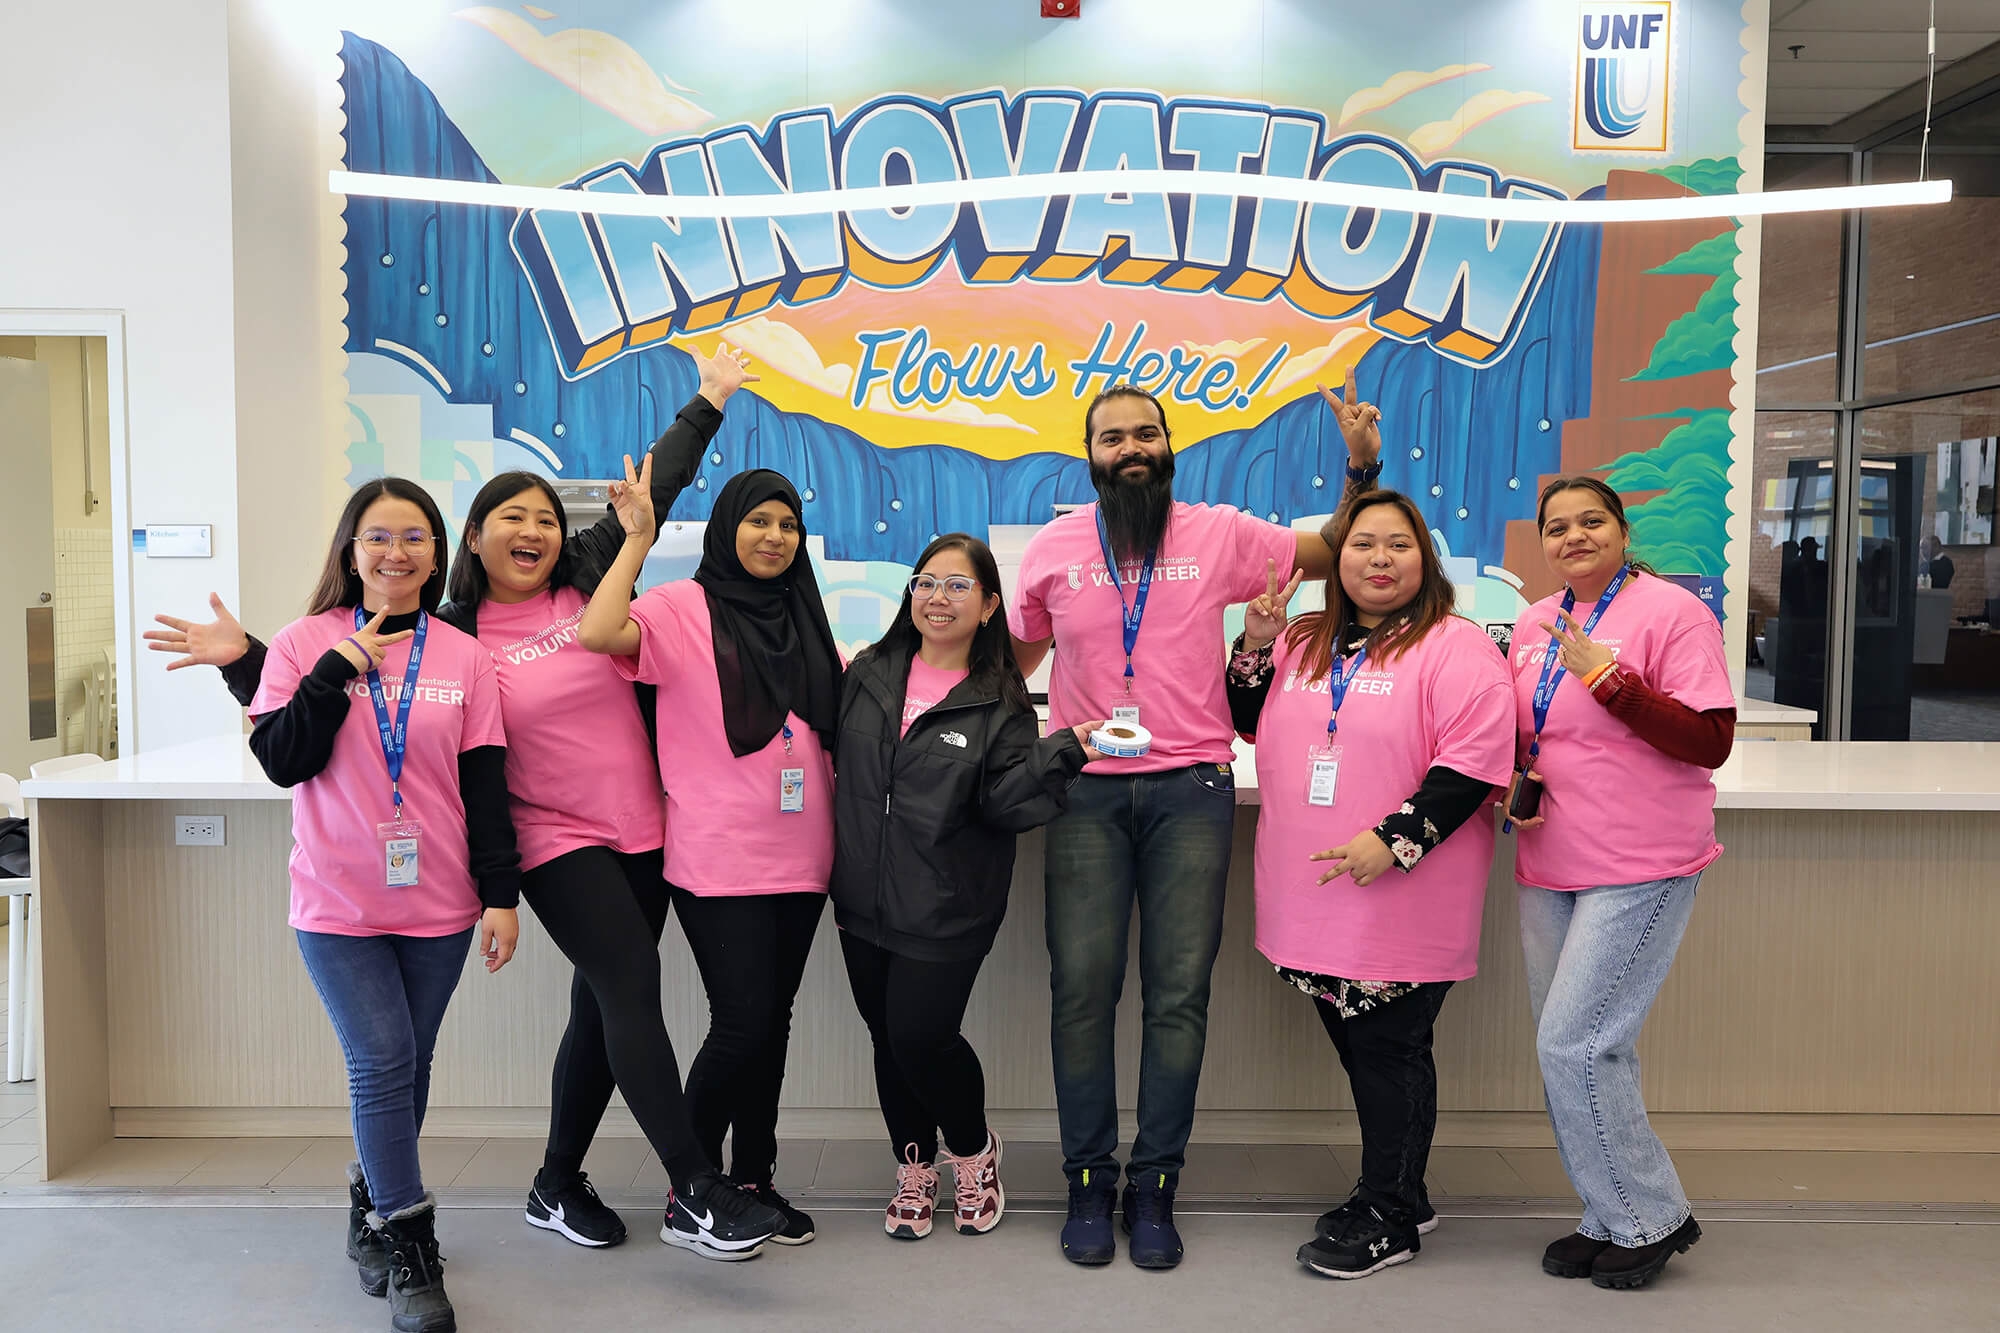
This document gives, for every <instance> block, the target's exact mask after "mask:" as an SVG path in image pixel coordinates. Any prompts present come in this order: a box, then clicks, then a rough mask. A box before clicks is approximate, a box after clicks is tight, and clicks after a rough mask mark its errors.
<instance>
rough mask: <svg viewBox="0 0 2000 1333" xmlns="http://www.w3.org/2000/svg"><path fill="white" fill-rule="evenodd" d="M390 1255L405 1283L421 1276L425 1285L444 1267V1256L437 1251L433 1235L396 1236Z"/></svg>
mask: <svg viewBox="0 0 2000 1333" xmlns="http://www.w3.org/2000/svg"><path fill="white" fill-rule="evenodd" d="M390 1257H391V1259H392V1260H393V1261H394V1262H395V1265H396V1267H397V1268H398V1269H399V1270H401V1276H402V1280H403V1281H404V1282H405V1283H407V1282H409V1281H410V1279H411V1278H412V1277H421V1278H422V1279H423V1280H424V1282H425V1284H426V1285H429V1284H433V1283H435V1282H436V1281H437V1280H438V1277H439V1275H440V1273H441V1272H442V1271H443V1269H444V1256H443V1255H442V1254H439V1253H438V1241H437V1237H436V1236H435V1235H431V1236H398V1237H396V1238H395V1241H394V1242H393V1245H392V1252H391V1256H390Z"/></svg>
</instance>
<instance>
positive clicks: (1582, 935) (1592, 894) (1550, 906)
mask: <svg viewBox="0 0 2000 1333" xmlns="http://www.w3.org/2000/svg"><path fill="white" fill-rule="evenodd" d="M1700 881H1701V875H1700V873H1699V872H1697V873H1695V874H1692V875H1682V876H1680V877H1679V878H1677V879H1661V880H1653V881H1651V882H1649V883H1645V884H1614V885H1609V886H1606V887H1604V888H1597V889H1585V890H1584V891H1583V892H1581V893H1556V892H1554V891H1552V890H1549V889H1537V888H1530V887H1528V886H1527V885H1522V886H1521V890H1520V902H1521V952H1522V953H1523V954H1524V955H1525V957H1526V959H1527V965H1528V998H1529V1002H1530V1003H1531V1004H1533V1006H1534V1010H1535V1051H1536V1053H1537V1054H1538V1055H1539V1056H1540V1057H1541V1063H1542V1088H1543V1094H1544V1096H1545V1097H1546V1098H1547V1101H1548V1107H1549V1120H1550V1122H1551V1123H1552V1124H1553V1125H1554V1126H1555V1132H1556V1147H1557V1148H1558V1149H1559V1150H1560V1151H1561V1153H1562V1162H1563V1169H1564V1170H1565V1171H1567V1172H1568V1173H1569V1179H1570V1183H1571V1184H1572V1185H1574V1186H1575V1187H1576V1192H1577V1194H1578V1195H1579V1196H1580V1197H1581V1198H1582V1199H1583V1220H1582V1221H1581V1222H1580V1223H1578V1224H1577V1228H1576V1229H1577V1230H1578V1231H1580V1232H1582V1233H1583V1234H1584V1235H1586V1236H1589V1237H1590V1238H1591V1239H1593V1240H1608V1241H1612V1242H1614V1243H1616V1244H1619V1245H1626V1246H1639V1245H1651V1244H1652V1243H1653V1242H1654V1241H1657V1240H1663V1239H1665V1238H1666V1237H1667V1236H1670V1235H1672V1234H1673V1232H1674V1231H1675V1229H1676V1228H1678V1227H1679V1226H1680V1225H1681V1223H1683V1222H1685V1221H1687V1219H1688V1201H1687V1194H1686V1193H1685V1192H1684V1191H1683V1190H1682V1189H1681V1182H1680V1177H1679V1176H1678V1175H1677V1174H1676V1173H1675V1171H1674V1163H1673V1159H1672V1158H1670V1157H1668V1156H1667V1149H1666V1145H1665V1144H1663V1143H1661V1142H1660V1138H1659V1135H1657V1134H1655V1133H1653V1126H1652V1124H1651V1123H1650V1122H1649V1121H1648V1120H1647V1119H1646V1105H1645V1102H1644V1101H1643V1100H1642V1099H1641V1096H1640V1092H1639V1057H1638V1055H1637V1053H1636V1051H1635V1049H1634V1048H1635V1045H1636V1043H1637V1042H1638V1040H1639V1029H1640V1028H1642V1027H1644V1026H1645V1023H1646V1015H1647V1013H1648V1012H1650V1011H1651V1009H1652V1007H1653V998H1654V997H1655V996H1656V995H1658V994H1659V993H1660V984H1661V983H1662V982H1664V981H1665V980H1666V979H1667V969H1668V968H1670V967H1672V966H1673V962H1674V952H1675V951H1676V950H1677V949H1679V948H1680V944H1681V936H1682V935H1683V934H1685V933H1686V931H1687V923H1688V917H1689V916H1690V915H1692V914H1693V912H1694V896H1695V886H1696V885H1697V884H1698V883H1699V882H1700Z"/></svg>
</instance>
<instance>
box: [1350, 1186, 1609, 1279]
mask: <svg viewBox="0 0 2000 1333" xmlns="http://www.w3.org/2000/svg"><path fill="white" fill-rule="evenodd" d="M1357 1188H1358V1187H1357ZM1365 1206H1366V1205H1365V1204H1363V1203H1362V1202H1361V1200H1360V1197H1359V1196H1358V1195H1350V1196H1349V1197H1348V1200H1347V1202H1346V1203H1343V1204H1342V1205H1340V1207H1338V1208H1331V1209H1328V1210H1327V1211H1326V1212H1323V1213H1321V1214H1320V1215H1319V1219H1318V1220H1317V1221H1315V1222H1314V1223H1313V1235H1314V1236H1330V1235H1332V1234H1333V1231H1334V1228H1335V1227H1337V1226H1339V1225H1340V1222H1341V1219H1342V1218H1344V1217H1346V1216H1347V1215H1348V1212H1349V1211H1350V1210H1351V1209H1355V1208H1361V1207H1365ZM1437 1229H1438V1215H1437V1210H1436V1209H1434V1208H1432V1207H1431V1201H1430V1200H1429V1199H1425V1200H1424V1201H1423V1202H1422V1203H1420V1204H1418V1205H1417V1234H1418V1235H1419V1236H1428V1235H1430V1234H1431V1232H1433V1231H1436V1230H1437ZM1578 1276H1583V1274H1579V1275H1578Z"/></svg>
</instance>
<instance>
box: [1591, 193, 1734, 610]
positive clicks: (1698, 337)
mask: <svg viewBox="0 0 2000 1333" xmlns="http://www.w3.org/2000/svg"><path fill="white" fill-rule="evenodd" d="M1655 174H1657V175H1661V176H1666V177H1668V178H1669V179H1671V180H1674V181H1678V182H1680V183H1682V184H1684V185H1686V186H1687V187H1688V188H1689V189H1691V190H1693V191H1695V192H1696V193H1697V194H1732V193H1734V192H1735V190H1736V184H1737V181H1738V180H1739V179H1740V178H1741V177H1742V174H1743V170H1742V168H1741V166H1739V165H1738V164H1737V162H1736V161H1735V160H1734V159H1731V158H1703V159H1701V160H1700V161H1697V162H1691V163H1689V164H1688V165H1686V166H1685V167H1665V168H1661V169H1660V170H1659V171H1658V172H1656V173H1655ZM1736 256H1737V244H1736V232H1735V231H1734V230H1733V229H1732V230H1730V231H1726V232H1724V233H1722V234H1721V235H1720V236H1711V237H1709V238H1708V239H1707V240H1705V241H1701V242H1698V243H1697V244H1695V245H1693V246H1690V247H1689V248H1688V249H1686V250H1684V251H1682V252H1681V253H1680V254H1678V255H1675V256H1674V257H1673V258H1672V259H1670V260H1668V261H1667V262H1666V263H1664V264H1661V265H1660V266H1659V267H1657V268H1654V269H1649V270H1648V272H1651V273H1661V274H1667V273H1675V274H1706V275H1709V276H1711V277H1712V278H1713V279H1714V281H1713V282H1711V283H1710V284H1709V287H1708V290H1707V291H1705V292H1703V293H1702V295H1701V299H1700V300H1698V301H1696V302H1695V308H1694V309H1693V310H1691V311H1689V312H1688V313H1687V314H1685V315H1682V316H1681V317H1680V318H1678V319H1676V320H1674V321H1673V323H1671V324H1669V325H1668V326H1667V328H1666V331H1665V332H1664V333H1662V334H1661V335H1660V339H1659V341H1658V342H1656V343H1654V345H1653V352H1652V355H1651V356H1650V357H1649V358H1648V359H1647V362H1646V366H1645V368H1644V369H1643V370H1641V371H1640V372H1639V373H1638V374H1636V375H1634V376H1632V378H1633V379H1635V380H1671V379H1680V378H1681V377H1683V376H1687V375H1699V374H1701V373H1703V372H1704V371H1710V370H1722V369H1727V368H1728V367H1729V365H1730V364H1731V362H1732V361H1733V360H1734V357H1735V351H1734V342H1735V339H1736ZM1659 415H1660V416H1662V417H1667V418H1675V419H1679V420H1680V421H1681V422H1682V424H1681V425H1679V426H1676V427H1674V428H1673V429H1672V430H1670V431H1668V432H1667V434H1666V437H1665V438H1664V439H1662V440H1661V441H1660V443H1659V444H1658V445H1657V446H1655V447H1654V448H1652V449H1648V450H1645V451H1644V452H1641V453H1630V454H1626V455H1624V456H1623V457H1621V458H1619V459H1617V460H1616V461H1615V462H1613V463H1612V464H1611V465H1610V466H1609V467H1608V468H1607V469H1605V480H1606V481H1608V482H1609V483H1610V484H1611V485H1612V486H1613V487H1615V488H1616V489H1618V490H1620V491H1659V492H1660V494H1659V495H1656V496H1654V497H1653V498H1652V499H1650V500H1647V501H1645V502H1644V503H1643V504H1637V505H1634V506H1632V508H1631V510H1630V511H1629V512H1630V517H1631V521H1632V544H1633V545H1634V546H1635V547H1636V548H1637V549H1638V550H1639V551H1640V552H1641V553H1643V554H1644V555H1645V557H1646V559H1647V560H1649V561H1651V562H1652V564H1653V565H1654V566H1655V567H1656V568H1658V569H1660V570H1663V571H1665V572H1668V573H1674V574H1706V575H1712V576H1716V577H1720V576H1721V575H1722V574H1723V573H1724V572H1725V570H1726V565H1725V564H1724V559H1723V556H1724V549H1725V547H1726V545H1727V543H1728V528H1729V445H1730V431H1729V409H1728V408H1726V407H1717V408H1684V409H1681V410H1678V411H1673V412H1663V413H1660V414H1659Z"/></svg>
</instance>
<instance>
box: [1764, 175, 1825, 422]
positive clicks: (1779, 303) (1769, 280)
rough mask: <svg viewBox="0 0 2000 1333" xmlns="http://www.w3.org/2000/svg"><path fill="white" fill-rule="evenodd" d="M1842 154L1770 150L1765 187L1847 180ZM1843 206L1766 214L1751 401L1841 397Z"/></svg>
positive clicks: (1814, 186)
mask: <svg viewBox="0 0 2000 1333" xmlns="http://www.w3.org/2000/svg"><path fill="white" fill-rule="evenodd" d="M1847 167H1848V155H1847V154H1846V153H1772V154H1770V155H1769V156H1767V157H1766V158H1765V159H1764V188H1765V189H1767V190H1810V189H1817V188H1820V187H1823V186H1834V185H1845V184H1847V183H1848V182H1847ZM1846 216H1847V215H1846V214H1844V213H1795V214H1780V215H1777V216H1774V217H1767V218H1765V219H1764V240H1763V258H1762V260H1761V261H1760V264H1759V274H1758V278H1759V280H1758V298H1757V307H1758V308H1757V402H1758V404H1759V405H1760V406H1762V405H1766V404H1775V403H1825V402H1831V401H1832V400H1834V399H1835V398H1838V397H1839V396H1840V394H1839V392H1838V387H1839V378H1838V371H1839V364H1840V363H1839V361H1838V360H1837V359H1836V356H1835V352H1836V349H1837V347H1838V346H1839V338H1840V263H1841V230H1842V228H1843V227H1844V226H1845V225H1846V222H1845V219H1846Z"/></svg>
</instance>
